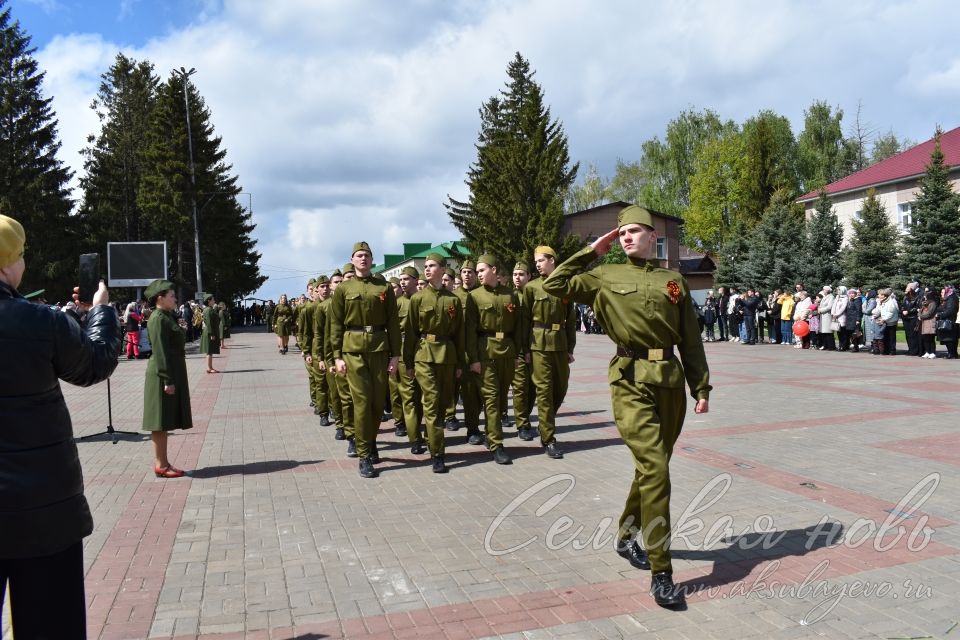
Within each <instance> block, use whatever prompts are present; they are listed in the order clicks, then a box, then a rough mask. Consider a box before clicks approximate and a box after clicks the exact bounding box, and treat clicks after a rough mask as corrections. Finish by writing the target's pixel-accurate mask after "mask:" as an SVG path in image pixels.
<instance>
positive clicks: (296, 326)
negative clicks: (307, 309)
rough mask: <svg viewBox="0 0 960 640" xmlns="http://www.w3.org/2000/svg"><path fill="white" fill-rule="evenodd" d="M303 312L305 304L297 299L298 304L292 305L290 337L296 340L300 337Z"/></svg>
mask: <svg viewBox="0 0 960 640" xmlns="http://www.w3.org/2000/svg"><path fill="white" fill-rule="evenodd" d="M302 311H303V303H302V302H300V300H299V299H297V302H296V304H292V305H290V315H291V318H292V323H291V326H290V335H292V336H293V337H294V338H297V336H298V335H300V313H301V312H302ZM299 343H300V342H299V339H297V344H299Z"/></svg>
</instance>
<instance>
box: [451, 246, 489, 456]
mask: <svg viewBox="0 0 960 640" xmlns="http://www.w3.org/2000/svg"><path fill="white" fill-rule="evenodd" d="M460 281H461V282H462V286H461V287H460V288H459V289H456V290H455V291H454V292H453V294H454V295H455V296H457V297H458V298H459V299H460V304H461V305H462V306H463V309H464V311H466V309H467V294H469V293H470V292H471V291H473V290H474V289H476V288H477V287H479V286H480V283H479V282H477V265H476V263H475V262H474V261H473V260H464V261H463V263H462V264H461V265H460ZM464 361H465V362H466V361H467V360H466V354H464ZM459 382H460V389H459V394H457V393H454V397H453V399H452V400H451V402H450V406H448V407H447V416H446V421H445V424H446V428H447V431H456V430H458V429H459V428H460V423H459V422H458V421H457V395H459V396H460V399H461V400H462V401H463V422H464V424H465V425H466V427H467V442H469V443H470V444H483V434H482V433H480V411H481V409H482V408H483V399H482V398H481V397H480V376H479V375H477V374H475V373H474V372H473V371H471V370H470V369H465V370H464V371H463V375H462V376H460V380H459Z"/></svg>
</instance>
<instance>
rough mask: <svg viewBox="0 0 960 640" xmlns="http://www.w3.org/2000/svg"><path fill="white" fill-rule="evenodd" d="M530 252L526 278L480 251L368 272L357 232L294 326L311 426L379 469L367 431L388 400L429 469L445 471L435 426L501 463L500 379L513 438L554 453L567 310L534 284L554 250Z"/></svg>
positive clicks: (518, 268) (570, 310)
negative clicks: (456, 259) (331, 430)
mask: <svg viewBox="0 0 960 640" xmlns="http://www.w3.org/2000/svg"><path fill="white" fill-rule="evenodd" d="M534 257H535V260H536V265H537V271H538V272H539V273H540V275H541V276H542V277H541V278H540V279H537V280H533V281H531V280H530V273H531V270H530V268H529V266H528V265H527V264H526V263H523V262H520V263H517V264H516V265H515V266H514V269H513V271H512V273H511V272H510V271H507V269H506V268H504V267H503V266H502V265H501V262H500V260H499V259H498V258H497V257H496V256H493V255H491V254H484V255H481V256H480V257H479V259H478V260H477V261H476V262H474V261H472V260H465V261H464V262H463V263H462V265H461V267H460V271H459V274H458V273H457V272H455V271H453V270H452V269H450V268H449V267H448V265H447V262H446V259H445V258H444V257H443V256H441V255H439V254H435V253H433V254H430V255H429V256H427V258H426V259H425V261H424V271H423V273H422V274H421V273H419V272H418V271H417V269H416V268H414V267H406V268H404V269H403V271H402V272H401V274H400V275H399V277H397V278H391V280H390V281H387V280H386V279H384V278H382V277H381V276H379V275H376V274H373V273H372V271H371V267H372V264H373V254H372V251H371V249H370V247H369V245H368V244H367V243H366V242H358V243H356V244H355V245H354V247H353V253H352V255H351V259H350V262H348V263H347V264H346V265H344V267H343V269H342V270H337V271H335V272H334V273H333V274H332V275H331V276H329V277H327V276H320V277H318V278H314V279H311V280H310V281H309V282H308V284H307V292H308V293H307V296H306V298H307V301H306V302H305V303H304V304H302V305H298V309H299V311H298V312H297V334H296V337H297V340H298V343H299V345H300V348H301V350H302V352H303V359H304V366H305V368H306V371H307V381H308V391H309V397H310V405H311V406H312V407H313V408H314V413H315V414H316V415H318V416H319V418H320V425H321V426H324V427H325V426H329V425H331V424H333V425H335V427H336V431H335V436H334V437H335V438H336V439H337V440H346V441H347V456H348V457H352V458H358V462H359V473H360V475H361V476H363V477H365V478H372V477H376V476H377V475H378V472H377V469H376V467H375V465H376V464H377V463H378V462H379V461H380V457H379V452H378V450H377V442H376V441H377V435H378V433H379V430H380V429H379V424H380V422H381V416H382V415H383V412H384V409H385V408H390V407H392V410H391V413H392V415H393V419H394V435H395V436H396V437H398V438H402V437H406V438H407V440H408V442H409V445H410V451H411V453H412V454H414V455H422V454H425V453H428V452H429V454H430V456H431V459H432V461H433V471H434V472H436V473H444V472H446V471H447V467H446V462H445V447H444V444H445V443H444V437H445V436H444V431H451V432H454V431H458V430H460V429H461V427H462V426H465V427H466V436H467V438H466V439H467V442H468V443H469V444H472V445H482V446H485V447H486V448H487V449H488V450H489V451H490V453H491V456H492V458H493V460H494V461H495V462H496V463H497V464H510V463H511V462H512V460H511V457H510V455H509V454H508V453H507V451H506V450H505V448H504V433H503V431H504V426H505V425H507V424H509V423H507V422H506V420H505V419H504V417H503V416H504V413H505V411H506V406H507V396H508V393H509V391H510V389H511V387H512V389H513V398H514V402H513V404H514V414H515V416H516V426H517V428H518V435H519V437H520V438H521V439H523V440H526V441H530V440H533V439H534V437H536V435H537V433H538V431H539V436H540V442H541V444H542V445H543V447H544V450H545V452H546V454H547V455H548V456H549V457H551V458H562V457H563V453H562V452H561V451H560V448H559V445H558V444H557V442H556V435H555V433H556V411H557V408H558V407H559V406H560V404H561V403H562V402H563V399H564V396H565V394H566V389H567V380H568V378H569V374H570V368H569V363H570V362H572V360H573V347H574V345H575V335H576V333H575V322H574V319H573V318H575V309H574V305H573V303H572V302H571V301H569V300H561V299H559V298H557V297H555V296H552V295H550V294H548V293H546V292H545V291H544V290H543V287H542V280H543V278H545V277H546V276H548V275H549V274H550V273H551V272H552V269H553V267H554V266H555V263H556V253H555V252H554V251H553V250H552V249H551V248H550V247H538V248H537V251H536V253H535V256H534ZM511 276H512V278H513V281H512V282H511V281H510V279H511ZM457 283H459V284H460V286H459V287H457V286H456V285H457ZM458 397H459V398H460V399H461V400H462V403H463V422H462V424H461V421H460V420H458V419H457V414H456V410H457V398H458ZM534 398H536V402H537V406H538V417H539V423H538V425H537V428H536V429H535V428H534V427H533V426H531V423H530V413H531V409H532V407H533V402H534ZM481 413H482V414H483V415H484V418H485V430H483V431H482V430H481V421H480V415H481Z"/></svg>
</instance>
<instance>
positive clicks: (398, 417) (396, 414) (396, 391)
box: [387, 371, 406, 424]
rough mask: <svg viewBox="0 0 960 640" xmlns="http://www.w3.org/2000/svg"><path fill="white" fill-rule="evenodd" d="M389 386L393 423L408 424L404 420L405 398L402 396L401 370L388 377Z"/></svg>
mask: <svg viewBox="0 0 960 640" xmlns="http://www.w3.org/2000/svg"><path fill="white" fill-rule="evenodd" d="M387 387H388V388H389V389H390V413H392V414H393V423H394V424H406V423H405V422H404V420H403V400H402V399H401V398H400V378H399V371H396V372H394V374H393V375H392V376H388V377H387Z"/></svg>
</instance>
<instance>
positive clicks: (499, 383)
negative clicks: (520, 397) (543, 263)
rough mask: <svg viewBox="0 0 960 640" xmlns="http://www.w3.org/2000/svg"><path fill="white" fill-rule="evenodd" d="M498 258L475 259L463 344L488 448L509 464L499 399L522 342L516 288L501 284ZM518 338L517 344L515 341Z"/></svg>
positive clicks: (508, 387)
mask: <svg viewBox="0 0 960 640" xmlns="http://www.w3.org/2000/svg"><path fill="white" fill-rule="evenodd" d="M497 263H498V260H497V259H496V258H495V257H494V256H492V255H490V254H484V255H482V256H480V258H479V259H478V260H477V277H478V278H479V280H480V284H481V286H480V287H477V288H476V289H474V290H473V291H471V292H470V294H469V295H468V296H467V309H466V315H467V326H466V339H465V342H466V346H467V362H469V363H470V370H471V371H473V373H474V374H476V375H478V376H480V381H481V383H480V384H481V389H482V396H483V405H484V409H485V411H484V413H485V415H486V419H487V448H488V449H489V450H490V451H492V452H493V459H494V461H495V462H496V463H497V464H510V462H511V460H510V456H509V455H507V452H506V451H504V449H503V425H502V424H501V422H500V415H501V406H502V399H503V398H504V397H505V396H506V394H507V392H508V391H509V390H510V383H511V381H512V380H513V371H514V367H515V364H516V359H517V356H518V355H523V352H524V350H525V346H524V345H523V342H522V340H519V338H520V337H521V336H523V335H524V322H523V308H522V307H521V305H520V296H519V295H518V294H517V292H516V291H514V290H512V289H510V288H508V287H504V286H502V285H501V284H500V282H499V279H498V275H497ZM518 342H519V344H518Z"/></svg>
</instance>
